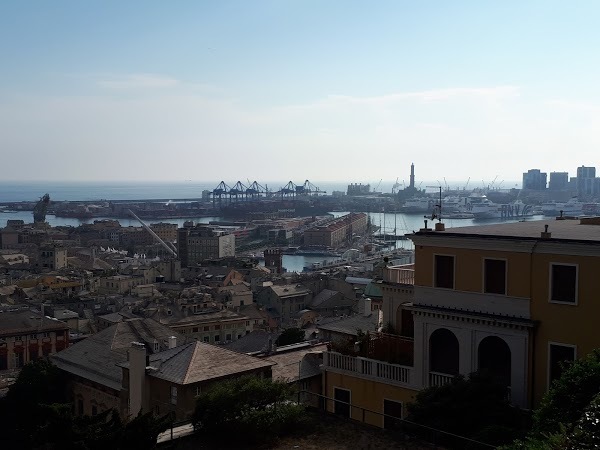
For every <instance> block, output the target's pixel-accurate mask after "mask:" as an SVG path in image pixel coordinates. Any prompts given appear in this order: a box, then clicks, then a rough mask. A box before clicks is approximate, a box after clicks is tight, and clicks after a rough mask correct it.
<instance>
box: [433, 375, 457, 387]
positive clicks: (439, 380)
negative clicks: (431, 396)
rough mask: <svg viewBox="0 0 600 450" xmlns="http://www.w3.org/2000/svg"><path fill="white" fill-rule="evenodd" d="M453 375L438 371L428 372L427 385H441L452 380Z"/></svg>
mask: <svg viewBox="0 0 600 450" xmlns="http://www.w3.org/2000/svg"><path fill="white" fill-rule="evenodd" d="M453 378H454V375H449V374H447V373H440V372H429V386H430V387H433V386H443V385H445V384H448V383H450V382H451V381H452V379H453Z"/></svg>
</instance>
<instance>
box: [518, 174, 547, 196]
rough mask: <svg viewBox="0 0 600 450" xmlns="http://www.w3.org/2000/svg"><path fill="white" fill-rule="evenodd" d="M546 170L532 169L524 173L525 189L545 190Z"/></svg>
mask: <svg viewBox="0 0 600 450" xmlns="http://www.w3.org/2000/svg"><path fill="white" fill-rule="evenodd" d="M546 177H547V174H546V173H545V172H541V171H540V170H539V169H530V170H528V171H527V172H525V173H524V174H523V189H531V190H533V191H543V190H544V189H546Z"/></svg>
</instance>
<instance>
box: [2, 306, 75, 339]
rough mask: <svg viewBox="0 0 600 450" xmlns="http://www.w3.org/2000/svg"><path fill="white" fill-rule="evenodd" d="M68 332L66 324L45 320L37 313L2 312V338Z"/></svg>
mask: <svg viewBox="0 0 600 450" xmlns="http://www.w3.org/2000/svg"><path fill="white" fill-rule="evenodd" d="M51 330H68V326H67V324H66V323H64V322H61V321H59V320H56V319H49V318H44V319H43V320H42V315H41V313H39V312H36V311H30V310H19V311H6V312H0V336H13V335H16V334H24V333H31V332H33V331H36V332H41V331H51Z"/></svg>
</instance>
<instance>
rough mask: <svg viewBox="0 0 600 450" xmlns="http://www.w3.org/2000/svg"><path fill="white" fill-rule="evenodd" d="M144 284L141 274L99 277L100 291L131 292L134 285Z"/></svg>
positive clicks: (144, 280) (113, 292)
mask: <svg viewBox="0 0 600 450" xmlns="http://www.w3.org/2000/svg"><path fill="white" fill-rule="evenodd" d="M144 284H146V279H145V278H144V277H143V276H130V275H113V276H111V277H103V278H100V289H99V292H101V293H111V294H125V293H128V292H131V290H132V289H134V288H135V287H136V286H141V285H144Z"/></svg>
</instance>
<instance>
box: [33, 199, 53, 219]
mask: <svg viewBox="0 0 600 450" xmlns="http://www.w3.org/2000/svg"><path fill="white" fill-rule="evenodd" d="M49 204H50V195H49V194H44V196H43V197H40V201H39V202H37V203H36V205H35V206H34V207H33V222H34V223H44V222H45V221H46V212H47V211H48V205H49Z"/></svg>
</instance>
